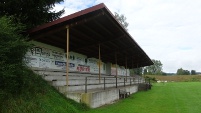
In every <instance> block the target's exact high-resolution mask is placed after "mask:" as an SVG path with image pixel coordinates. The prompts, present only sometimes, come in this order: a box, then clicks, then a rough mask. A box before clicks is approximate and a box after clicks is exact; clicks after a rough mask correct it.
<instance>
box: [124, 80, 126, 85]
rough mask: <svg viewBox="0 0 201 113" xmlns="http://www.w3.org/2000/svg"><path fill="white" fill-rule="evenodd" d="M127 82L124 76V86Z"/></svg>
mask: <svg viewBox="0 0 201 113" xmlns="http://www.w3.org/2000/svg"><path fill="white" fill-rule="evenodd" d="M125 82H126V79H125V78H124V87H125V86H126V84H125Z"/></svg>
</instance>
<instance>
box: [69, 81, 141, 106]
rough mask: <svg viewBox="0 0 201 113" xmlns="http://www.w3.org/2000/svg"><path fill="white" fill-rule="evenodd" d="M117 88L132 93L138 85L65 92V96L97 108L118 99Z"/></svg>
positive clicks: (136, 89)
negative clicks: (85, 91)
mask: <svg viewBox="0 0 201 113" xmlns="http://www.w3.org/2000/svg"><path fill="white" fill-rule="evenodd" d="M119 89H124V90H126V91H127V92H130V94H133V93H135V92H137V91H138V85H133V86H126V87H119V88H111V89H107V90H97V91H95V90H94V91H90V92H88V93H83V92H76V93H75V92H74V93H67V94H66V97H68V98H71V99H73V100H75V101H77V102H83V103H86V104H87V105H88V106H90V107H91V108H97V107H100V106H102V105H106V104H110V103H112V102H113V101H115V100H118V99H119Z"/></svg>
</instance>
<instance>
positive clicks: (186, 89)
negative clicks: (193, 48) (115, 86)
mask: <svg viewBox="0 0 201 113" xmlns="http://www.w3.org/2000/svg"><path fill="white" fill-rule="evenodd" d="M200 98H201V82H173V83H165V84H163V83H155V84H153V87H152V89H151V90H149V91H142V92H138V93H136V94H133V95H132V96H131V97H129V98H127V99H124V100H120V101H119V102H117V103H115V104H112V105H108V106H104V107H100V108H96V109H92V110H89V111H87V112H84V113H201V109H200V108H201V101H200Z"/></svg>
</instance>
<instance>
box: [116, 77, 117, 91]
mask: <svg viewBox="0 0 201 113" xmlns="http://www.w3.org/2000/svg"><path fill="white" fill-rule="evenodd" d="M116 88H117V77H116Z"/></svg>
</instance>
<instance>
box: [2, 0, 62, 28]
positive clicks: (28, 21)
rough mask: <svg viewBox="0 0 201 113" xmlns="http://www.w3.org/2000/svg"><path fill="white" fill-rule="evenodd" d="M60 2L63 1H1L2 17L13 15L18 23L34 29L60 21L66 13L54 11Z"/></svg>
mask: <svg viewBox="0 0 201 113" xmlns="http://www.w3.org/2000/svg"><path fill="white" fill-rule="evenodd" d="M60 2H63V0H1V1H0V17H2V16H5V15H6V16H11V15H12V16H14V17H15V21H16V22H20V23H22V24H25V25H26V27H27V28H32V27H35V26H37V25H41V24H43V23H46V22H50V21H53V20H55V19H58V18H59V17H60V16H61V15H62V14H63V13H64V9H63V10H61V11H59V12H55V11H52V9H53V7H54V5H55V3H60Z"/></svg>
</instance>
